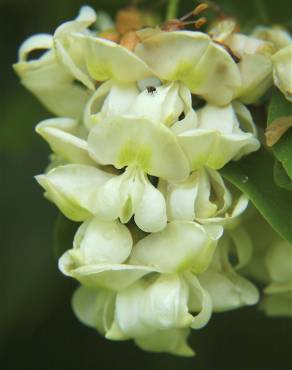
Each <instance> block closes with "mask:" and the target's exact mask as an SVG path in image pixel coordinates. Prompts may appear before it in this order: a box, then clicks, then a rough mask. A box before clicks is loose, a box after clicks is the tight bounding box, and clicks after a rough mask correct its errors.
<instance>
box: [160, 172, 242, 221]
mask: <svg viewBox="0 0 292 370" xmlns="http://www.w3.org/2000/svg"><path fill="white" fill-rule="evenodd" d="M159 189H160V190H161V191H162V192H163V194H164V196H165V198H166V205H167V214H168V219H169V220H170V221H171V220H185V221H197V222H200V223H211V222H216V223H220V224H221V225H222V224H224V226H225V227H226V226H227V224H230V222H231V220H232V221H233V222H234V219H235V218H237V217H238V216H239V215H240V214H242V212H244V211H245V209H246V207H247V205H248V199H247V197H246V196H245V195H241V196H239V197H238V198H235V197H234V195H232V194H231V192H230V191H229V190H228V189H227V187H226V186H225V184H224V181H223V179H222V177H221V176H220V174H219V172H217V171H215V170H212V169H210V168H202V169H200V170H197V171H195V172H193V173H192V174H191V175H190V177H189V178H188V179H187V180H186V181H184V182H183V183H179V184H175V183H167V182H164V181H161V182H160V184H159ZM233 222H232V223H233Z"/></svg>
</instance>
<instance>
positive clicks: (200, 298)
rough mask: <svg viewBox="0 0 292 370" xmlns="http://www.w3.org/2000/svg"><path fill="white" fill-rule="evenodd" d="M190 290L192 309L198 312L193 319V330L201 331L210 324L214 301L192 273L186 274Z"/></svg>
mask: <svg viewBox="0 0 292 370" xmlns="http://www.w3.org/2000/svg"><path fill="white" fill-rule="evenodd" d="M185 277H186V280H187V281H188V283H189V289H190V303H189V305H190V309H191V311H198V314H197V315H196V316H195V317H194V318H193V321H192V324H191V328H192V329H201V328H203V327H204V326H205V325H207V323H208V322H209V320H210V318H211V315H212V308H213V307H212V300H211V297H210V295H209V293H208V292H207V291H206V290H205V289H204V288H203V287H202V286H201V284H200V282H199V280H198V278H197V277H196V276H195V275H194V274H192V273H189V272H187V273H185Z"/></svg>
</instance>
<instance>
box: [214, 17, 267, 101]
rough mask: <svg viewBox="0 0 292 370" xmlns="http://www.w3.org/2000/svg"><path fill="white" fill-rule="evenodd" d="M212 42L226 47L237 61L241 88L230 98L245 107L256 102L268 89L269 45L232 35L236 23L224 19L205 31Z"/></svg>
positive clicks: (260, 40) (250, 37)
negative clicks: (237, 100) (239, 101)
mask: <svg viewBox="0 0 292 370" xmlns="http://www.w3.org/2000/svg"><path fill="white" fill-rule="evenodd" d="M209 33H210V34H211V36H212V37H213V39H214V40H217V41H218V42H220V43H222V44H223V45H225V46H227V47H228V48H229V49H230V50H231V51H232V53H233V54H234V56H235V57H236V58H238V64H237V66H238V70H239V73H240V76H241V85H240V86H239V87H238V88H237V89H236V92H235V93H234V96H233V98H234V99H240V100H241V101H242V102H243V103H245V104H252V103H255V102H257V101H258V100H259V99H260V98H261V97H262V96H263V95H264V93H265V92H266V91H267V90H268V89H269V88H270V87H271V86H272V82H273V80H272V62H271V55H272V53H273V52H274V47H273V44H272V43H270V42H268V41H264V40H262V39H260V38H256V37H254V36H246V35H244V34H242V33H237V32H236V23H235V22H234V21H233V20H230V19H226V20H223V21H221V22H219V24H217V25H216V27H214V28H213V29H211V30H210V31H209Z"/></svg>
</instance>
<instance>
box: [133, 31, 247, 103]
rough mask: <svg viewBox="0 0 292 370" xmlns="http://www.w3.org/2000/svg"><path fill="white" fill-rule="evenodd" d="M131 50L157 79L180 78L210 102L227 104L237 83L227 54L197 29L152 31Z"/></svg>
mask: <svg viewBox="0 0 292 370" xmlns="http://www.w3.org/2000/svg"><path fill="white" fill-rule="evenodd" d="M135 52H136V54H137V55H138V56H140V57H141V58H142V59H143V60H145V61H146V63H147V64H148V65H149V66H150V68H151V69H152V70H153V71H154V72H155V73H156V74H157V75H158V76H159V77H160V78H161V79H164V80H168V81H175V80H178V81H182V82H183V83H184V84H185V85H187V86H188V87H189V88H190V90H191V91H192V93H194V94H198V95H201V96H203V97H204V98H205V99H206V100H207V101H208V102H210V103H212V104H217V105H225V104H228V103H229V102H230V101H231V100H232V97H233V93H234V90H235V88H237V87H238V86H239V85H240V83H241V80H240V75H239V72H238V69H237V66H236V64H235V62H234V61H233V59H232V58H231V56H230V55H229V54H228V53H227V52H226V51H225V50H224V49H223V48H222V47H221V46H218V45H216V44H214V43H213V42H212V41H211V39H210V38H209V36H207V35H206V34H203V33H201V32H191V31H175V32H160V33H156V34H154V35H153V36H152V37H151V36H150V37H149V38H146V39H145V40H144V41H143V42H142V43H141V44H138V46H137V48H136V50H135ZM214 86H218V88H214Z"/></svg>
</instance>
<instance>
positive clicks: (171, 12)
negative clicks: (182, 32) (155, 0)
mask: <svg viewBox="0 0 292 370" xmlns="http://www.w3.org/2000/svg"><path fill="white" fill-rule="evenodd" d="M178 6H179V0H168V6H167V11H166V20H167V21H169V20H170V19H176V18H177V13H178Z"/></svg>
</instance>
